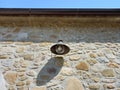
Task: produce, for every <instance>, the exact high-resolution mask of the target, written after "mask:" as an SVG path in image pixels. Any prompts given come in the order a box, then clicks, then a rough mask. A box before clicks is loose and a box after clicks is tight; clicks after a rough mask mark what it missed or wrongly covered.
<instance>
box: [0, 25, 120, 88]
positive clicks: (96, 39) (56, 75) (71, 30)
mask: <svg viewBox="0 0 120 90" xmlns="http://www.w3.org/2000/svg"><path fill="white" fill-rule="evenodd" d="M92 25H93V27H92ZM61 39H62V40H63V41H64V43H65V44H66V45H68V46H69V47H70V52H69V53H68V54H66V55H63V56H57V55H54V54H52V53H51V51H50V47H51V46H52V45H54V44H56V43H57V41H58V40H61ZM0 64H1V65H0V70H1V72H2V73H3V75H4V78H5V81H6V86H7V88H8V90H120V28H119V26H118V27H117V28H115V27H111V28H110V27H103V26H102V25H101V26H100V27H94V24H93V23H91V26H90V27H79V28H75V27H60V28H57V29H56V28H54V27H53V28H46V27H28V26H26V27H25V26H21V27H17V26H10V27H9V26H8V27H7V26H0Z"/></svg>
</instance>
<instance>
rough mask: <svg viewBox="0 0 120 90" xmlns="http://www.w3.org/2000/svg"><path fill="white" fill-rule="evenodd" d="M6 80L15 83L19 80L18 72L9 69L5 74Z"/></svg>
mask: <svg viewBox="0 0 120 90" xmlns="http://www.w3.org/2000/svg"><path fill="white" fill-rule="evenodd" d="M5 80H6V81H7V83H9V84H10V85H12V84H15V82H16V80H17V73H16V72H13V71H7V72H6V74H5Z"/></svg>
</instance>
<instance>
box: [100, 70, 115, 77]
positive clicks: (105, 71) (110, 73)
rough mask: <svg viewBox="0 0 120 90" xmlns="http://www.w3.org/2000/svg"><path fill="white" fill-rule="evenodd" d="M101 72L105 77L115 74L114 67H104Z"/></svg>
mask: <svg viewBox="0 0 120 90" xmlns="http://www.w3.org/2000/svg"><path fill="white" fill-rule="evenodd" d="M101 73H102V75H103V76H105V77H114V76H115V72H114V71H113V69H104V70H103V71H102V72H101Z"/></svg>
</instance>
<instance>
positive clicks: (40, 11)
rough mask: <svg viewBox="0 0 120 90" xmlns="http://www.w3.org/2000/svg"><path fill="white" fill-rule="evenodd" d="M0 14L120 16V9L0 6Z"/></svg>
mask: <svg viewBox="0 0 120 90" xmlns="http://www.w3.org/2000/svg"><path fill="white" fill-rule="evenodd" d="M0 16H120V9H119V8H118V9H117V8H116V9H99V8H98V9H79V8H78V9H76V8H74V9H66V8H65V9H64V8H61V9H60V8H53V9H52V8H50V9H48V8H36V9H35V8H0Z"/></svg>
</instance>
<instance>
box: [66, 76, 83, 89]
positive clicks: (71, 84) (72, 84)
mask: <svg viewBox="0 0 120 90" xmlns="http://www.w3.org/2000/svg"><path fill="white" fill-rule="evenodd" d="M65 90H84V88H83V85H82V83H81V82H80V80H78V79H77V78H75V77H70V78H68V80H67V82H66V87H65Z"/></svg>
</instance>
